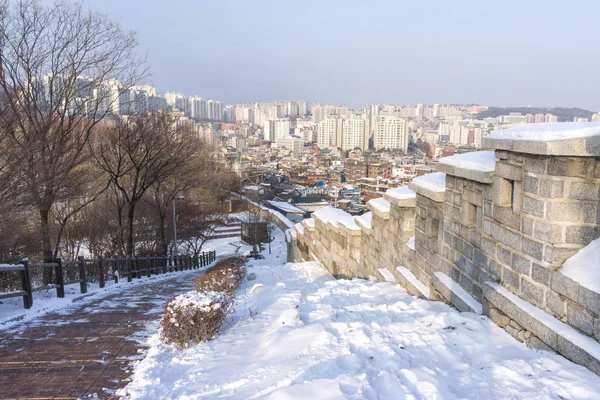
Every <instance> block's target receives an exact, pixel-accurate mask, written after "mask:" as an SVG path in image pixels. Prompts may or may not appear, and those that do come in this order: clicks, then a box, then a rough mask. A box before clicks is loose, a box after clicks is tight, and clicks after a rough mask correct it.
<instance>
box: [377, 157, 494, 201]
mask: <svg viewBox="0 0 600 400" xmlns="http://www.w3.org/2000/svg"><path fill="white" fill-rule="evenodd" d="M497 161H499V160H498V159H497V158H496V157H495V156H494V152H493V151H473V152H470V153H464V154H457V155H454V156H450V157H444V158H442V159H440V164H445V165H450V166H453V167H457V168H463V169H468V170H476V171H481V172H494V171H495V170H496V162H497ZM388 192H389V191H388Z"/></svg>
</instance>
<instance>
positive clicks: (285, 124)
mask: <svg viewBox="0 0 600 400" xmlns="http://www.w3.org/2000/svg"><path fill="white" fill-rule="evenodd" d="M263 135H264V138H265V140H268V141H270V142H274V141H276V140H277V139H283V138H287V137H288V136H290V121H289V120H287V119H269V120H267V121H265V124H264V129H263Z"/></svg>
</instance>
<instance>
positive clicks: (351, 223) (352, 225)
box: [339, 217, 360, 231]
mask: <svg viewBox="0 0 600 400" xmlns="http://www.w3.org/2000/svg"><path fill="white" fill-rule="evenodd" d="M339 223H340V224H342V225H344V226H345V227H346V228H348V229H350V230H351V231H360V226H358V225H356V218H355V217H349V218H342V219H340V220H339Z"/></svg>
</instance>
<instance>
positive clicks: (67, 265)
mask: <svg viewBox="0 0 600 400" xmlns="http://www.w3.org/2000/svg"><path fill="white" fill-rule="evenodd" d="M216 257H217V256H216V252H214V251H208V252H202V253H200V254H199V255H198V257H194V256H191V255H181V256H171V257H127V258H97V259H85V258H83V257H79V258H78V259H77V260H74V261H63V260H61V259H60V258H57V259H56V260H54V262H52V263H42V264H29V262H28V261H26V260H24V261H22V263H21V264H15V265H10V266H2V267H0V274H3V273H15V272H16V273H19V275H20V285H19V286H20V290H16V291H11V292H8V293H3V292H0V300H1V299H8V298H13V297H21V296H22V297H23V306H24V307H25V308H31V306H32V305H33V293H35V292H39V291H42V290H51V289H56V296H57V297H59V298H62V297H65V286H66V285H71V284H76V283H79V290H80V292H81V293H87V285H88V283H89V282H98V287H99V288H104V287H105V286H106V282H107V281H108V280H111V279H112V280H114V282H115V283H118V282H119V279H124V278H125V277H126V278H127V281H128V282H131V281H133V279H134V278H142V277H143V276H147V277H150V276H152V275H159V274H165V273H167V272H175V271H187V270H192V269H197V268H202V267H205V266H207V265H209V264H211V263H212V262H214V261H215V260H216ZM48 268H51V269H53V270H54V273H53V274H52V276H53V281H54V282H53V283H51V284H46V285H40V286H35V287H34V286H33V285H32V278H31V274H32V272H33V271H36V272H41V273H42V274H43V271H44V270H45V269H48Z"/></svg>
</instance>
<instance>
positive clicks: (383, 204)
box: [369, 197, 390, 213]
mask: <svg viewBox="0 0 600 400" xmlns="http://www.w3.org/2000/svg"><path fill="white" fill-rule="evenodd" d="M369 204H370V205H371V207H373V208H375V209H376V210H377V211H379V212H380V213H389V212H390V202H389V201H387V200H386V199H384V198H383V197H379V198H377V199H371V200H369Z"/></svg>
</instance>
